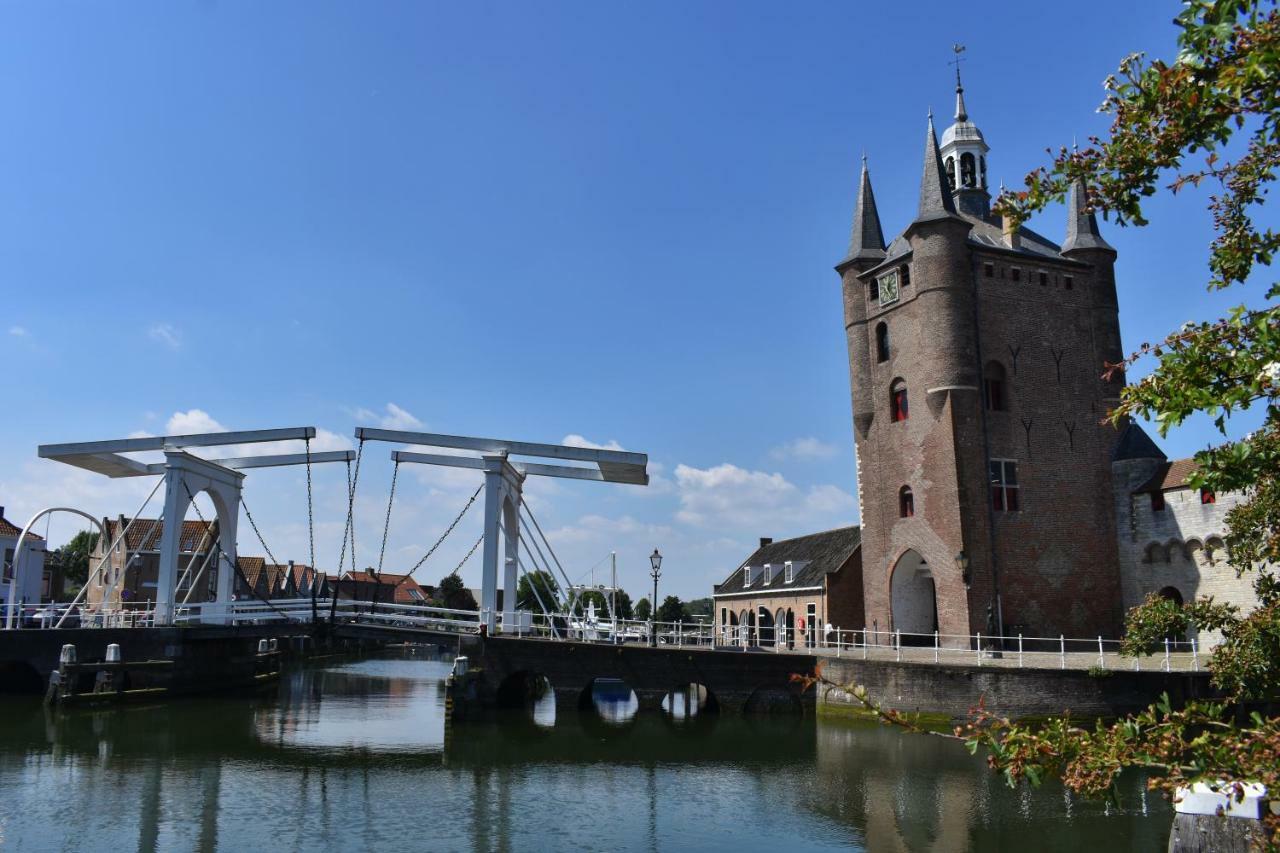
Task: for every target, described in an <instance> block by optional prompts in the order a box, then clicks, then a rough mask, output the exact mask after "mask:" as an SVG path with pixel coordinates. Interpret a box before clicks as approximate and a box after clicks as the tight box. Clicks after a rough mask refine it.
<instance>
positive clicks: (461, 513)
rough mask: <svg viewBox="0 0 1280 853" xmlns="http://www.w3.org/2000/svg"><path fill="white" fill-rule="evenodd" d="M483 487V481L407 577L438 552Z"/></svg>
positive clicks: (464, 560)
mask: <svg viewBox="0 0 1280 853" xmlns="http://www.w3.org/2000/svg"><path fill="white" fill-rule="evenodd" d="M483 488H484V483H481V484H480V485H479V486H477V487H476V490H475V491H474V492H472V493H471V497H470V498H468V499H467V503H466V505H465V506H463V507H462V512H460V513H458V516H457V518H455V519H454V520H453V523H452V524H450V525H449V527H448V528H447V529H446V530H445V532H444V533H442V534H440V538H439V539H437V540H436V544H434V545H432V546H431V548H430V549H428V550H427V553H425V554H423V555H422V559H421V560H419V561H418V562H416V563H414V564H413V568H412V569H410V570H409V571H408V572H407V573H405V577H409V576H410V575H412V574H413V573H414V572H416V571H417V570H418V569H420V568H422V564H423V563H425V562H426V561H427V559H428V558H429V557H430V556H431V555H432V554H434V553H435V552H436V549H437V548H439V547H440V545H441V544H442V543H443V542H444V540H446V539H448V538H449V534H450V533H452V532H453V529H454V528H455V527H457V526H458V522H459V521H462V517H463V516H464V515H466V514H467V510H469V509H471V505H472V504H473V503H475V502H476V498H478V497H480V491H481V490H482V489H483ZM480 538H481V539H484V536H483V535H482V536H481V537H480ZM479 544H480V543H479V542H477V543H476V544H475V545H472V546H471V550H470V551H469V552H467V556H466V557H464V558H463V559H462V563H465V562H466V561H467V560H468V559H470V557H471V555H472V554H474V553H475V550H476V547H477V546H478V545H479ZM462 563H459V564H458V568H457V569H454V570H453V571H452V572H450V573H449V574H456V573H457V571H458V569H461V568H462Z"/></svg>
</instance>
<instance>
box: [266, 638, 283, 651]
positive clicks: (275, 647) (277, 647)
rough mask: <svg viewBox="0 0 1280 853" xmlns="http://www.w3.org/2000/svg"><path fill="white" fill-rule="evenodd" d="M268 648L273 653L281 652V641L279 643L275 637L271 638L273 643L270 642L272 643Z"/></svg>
mask: <svg viewBox="0 0 1280 853" xmlns="http://www.w3.org/2000/svg"><path fill="white" fill-rule="evenodd" d="M267 648H269V649H271V651H273V652H277V651H279V650H280V641H279V640H277V639H276V638H275V637H272V638H271V641H270V643H269V645H268V646H267Z"/></svg>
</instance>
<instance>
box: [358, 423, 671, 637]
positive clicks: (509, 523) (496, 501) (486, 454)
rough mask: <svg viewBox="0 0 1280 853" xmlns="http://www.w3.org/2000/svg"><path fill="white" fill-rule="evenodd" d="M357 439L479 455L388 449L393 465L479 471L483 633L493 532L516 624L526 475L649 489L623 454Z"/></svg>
mask: <svg viewBox="0 0 1280 853" xmlns="http://www.w3.org/2000/svg"><path fill="white" fill-rule="evenodd" d="M356 438H358V439H360V441H361V442H365V441H387V442H393V443H396V444H409V445H414V446H418V447H426V448H431V447H439V448H449V449H452V450H470V451H474V452H477V453H479V454H480V455H478V456H461V455H453V454H443V453H418V452H415V451H408V450H393V451H392V452H391V458H392V459H393V460H394V461H396V462H417V463H421V464H426V465H445V466H448V467H451V468H472V469H475V470H478V471H483V472H484V562H483V572H484V574H483V579H482V581H481V585H480V612H481V614H482V618H483V619H484V620H485V625H486V629H487V630H488V631H489V632H490V633H492V632H493V631H495V630H496V629H497V603H498V533H499V527H501V529H502V530H503V531H504V532H505V535H504V536H503V544H504V548H503V551H504V557H505V559H504V567H503V583H502V590H503V591H502V605H503V622H504V624H506V625H508V626H510V625H512V624H513V623H514V622H515V620H516V580H517V573H518V562H517V561H518V559H519V556H518V555H519V550H520V523H519V517H520V502H521V497H522V492H523V487H524V481H525V478H526V477H528V476H529V475H531V474H532V475H536V476H543V477H567V478H570V479H574V480H595V481H597V482H604V483H630V484H632V485H637V486H647V485H649V472H648V465H649V457H648V456H647V455H646V454H643V453H630V452H628V451H625V450H598V449H595V448H588V447H569V446H568V445H564V444H537V443H533V442H528V441H505V440H503V439H496V438H475V437H471V436H461V435H439V434H436V433H427V432H406V431H403V430H388V429H373V428H370V427H358V428H357V429H356ZM512 456H532V457H534V458H538V459H555V460H560V461H576V462H587V463H590V465H587V466H584V465H559V464H548V463H545V462H524V461H511V460H510V458H509V457H512Z"/></svg>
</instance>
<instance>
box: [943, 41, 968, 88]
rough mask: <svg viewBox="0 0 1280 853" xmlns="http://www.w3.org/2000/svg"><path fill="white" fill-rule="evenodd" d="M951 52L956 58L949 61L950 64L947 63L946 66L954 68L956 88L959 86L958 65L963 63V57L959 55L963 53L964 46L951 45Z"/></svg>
mask: <svg viewBox="0 0 1280 853" xmlns="http://www.w3.org/2000/svg"><path fill="white" fill-rule="evenodd" d="M951 52H952V53H954V54H955V55H956V58H955V59H953V60H951V61H950V62H948V63H947V64H948V65H954V66H955V67H956V86H957V87H959V85H960V63H961V62H964V57H962V56H961V55H960V54H962V53H964V45H962V44H953V45H951Z"/></svg>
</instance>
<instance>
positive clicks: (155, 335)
mask: <svg viewBox="0 0 1280 853" xmlns="http://www.w3.org/2000/svg"><path fill="white" fill-rule="evenodd" d="M147 337H149V338H151V340H153V341H155V342H157V343H161V344H164V345H165V346H167V347H168V348H169V349H174V350H176V349H181V348H182V332H181V331H180V330H179V329H178V328H177V327H175V326H174V325H172V324H171V323H157V324H155V325H154V326H152V327H151V328H150V329H147Z"/></svg>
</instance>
